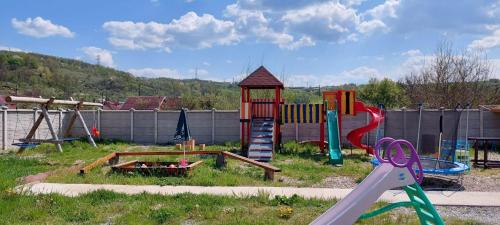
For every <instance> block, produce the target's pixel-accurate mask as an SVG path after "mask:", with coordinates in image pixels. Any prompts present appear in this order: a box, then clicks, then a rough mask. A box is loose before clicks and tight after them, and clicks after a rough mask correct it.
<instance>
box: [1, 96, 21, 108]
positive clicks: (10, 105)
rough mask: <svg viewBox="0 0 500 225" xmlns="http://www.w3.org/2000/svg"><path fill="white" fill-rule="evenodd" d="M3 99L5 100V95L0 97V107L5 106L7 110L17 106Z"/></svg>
mask: <svg viewBox="0 0 500 225" xmlns="http://www.w3.org/2000/svg"><path fill="white" fill-rule="evenodd" d="M5 98H7V96H6V95H0V106H7V107H8V108H9V109H15V108H16V106H17V104H16V103H11V102H7V101H6V100H5Z"/></svg>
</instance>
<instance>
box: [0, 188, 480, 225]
mask: <svg viewBox="0 0 500 225" xmlns="http://www.w3.org/2000/svg"><path fill="white" fill-rule="evenodd" d="M333 204H335V200H329V201H325V200H317V199H303V198H301V197H291V198H287V197H276V198H274V199H271V198H269V196H268V195H266V194H261V195H260V196H253V197H240V198H236V197H224V196H209V195H193V194H179V195H175V196H160V195H152V194H139V195H133V196H128V195H124V194H117V193H114V192H109V191H95V192H92V193H88V194H85V195H82V196H79V197H74V198H71V197H64V196H61V195H57V194H49V195H39V196H31V195H18V194H1V195H0V208H1V209H2V210H0V218H2V221H3V222H0V223H5V224H7V223H8V224H103V223H112V224H307V223H309V222H310V221H312V220H313V219H314V218H316V217H317V216H319V215H320V214H321V213H322V212H324V211H325V210H326V209H328V208H329V207H331V206H332V205H333ZM382 205H383V204H382V203H378V204H376V205H375V206H374V207H372V209H374V208H375V207H380V206H382ZM283 206H286V207H290V208H291V209H292V210H293V211H292V213H291V214H290V216H289V217H288V218H284V217H282V216H280V213H279V210H280V208H281V207H283ZM7 221H8V222H7ZM356 224H385V225H395V224H410V225H412V224H415V225H416V224H419V222H418V219H417V216H416V215H415V214H402V213H396V212H394V211H393V212H390V213H387V214H382V215H380V216H378V217H375V218H371V219H367V220H361V221H358V222H357V223H356ZM447 224H457V225H465V224H478V223H476V222H474V221H461V220H457V219H449V220H447Z"/></svg>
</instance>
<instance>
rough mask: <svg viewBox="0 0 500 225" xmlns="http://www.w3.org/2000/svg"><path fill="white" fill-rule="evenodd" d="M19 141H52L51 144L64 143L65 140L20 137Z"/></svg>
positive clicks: (34, 142)
mask: <svg viewBox="0 0 500 225" xmlns="http://www.w3.org/2000/svg"><path fill="white" fill-rule="evenodd" d="M18 141H20V142H21V143H32V144H42V143H50V144H62V143H63V142H64V140H61V139H59V140H57V141H56V140H54V139H26V138H22V139H19V140H18Z"/></svg>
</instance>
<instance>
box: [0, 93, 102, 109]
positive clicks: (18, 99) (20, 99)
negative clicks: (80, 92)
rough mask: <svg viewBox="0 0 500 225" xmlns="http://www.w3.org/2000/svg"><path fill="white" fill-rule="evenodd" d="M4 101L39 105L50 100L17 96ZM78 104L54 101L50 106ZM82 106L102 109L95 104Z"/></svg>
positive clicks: (89, 103) (75, 103) (99, 104)
mask: <svg viewBox="0 0 500 225" xmlns="http://www.w3.org/2000/svg"><path fill="white" fill-rule="evenodd" d="M5 100H6V101H7V102H12V103H39V104H46V103H47V102H49V101H50V99H46V98H32V97H19V96H7V98H5ZM79 103H80V101H70V100H57V99H55V100H54V101H53V102H52V104H54V105H78V104H79ZM82 106H96V107H102V104H101V103H96V102H83V104H82Z"/></svg>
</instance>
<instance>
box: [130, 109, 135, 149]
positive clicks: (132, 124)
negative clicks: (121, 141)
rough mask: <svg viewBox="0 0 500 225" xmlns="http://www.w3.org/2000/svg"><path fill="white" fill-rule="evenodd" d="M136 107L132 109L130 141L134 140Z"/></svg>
mask: <svg viewBox="0 0 500 225" xmlns="http://www.w3.org/2000/svg"><path fill="white" fill-rule="evenodd" d="M134 111H135V109H134V108H131V109H130V142H133V141H134Z"/></svg>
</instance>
